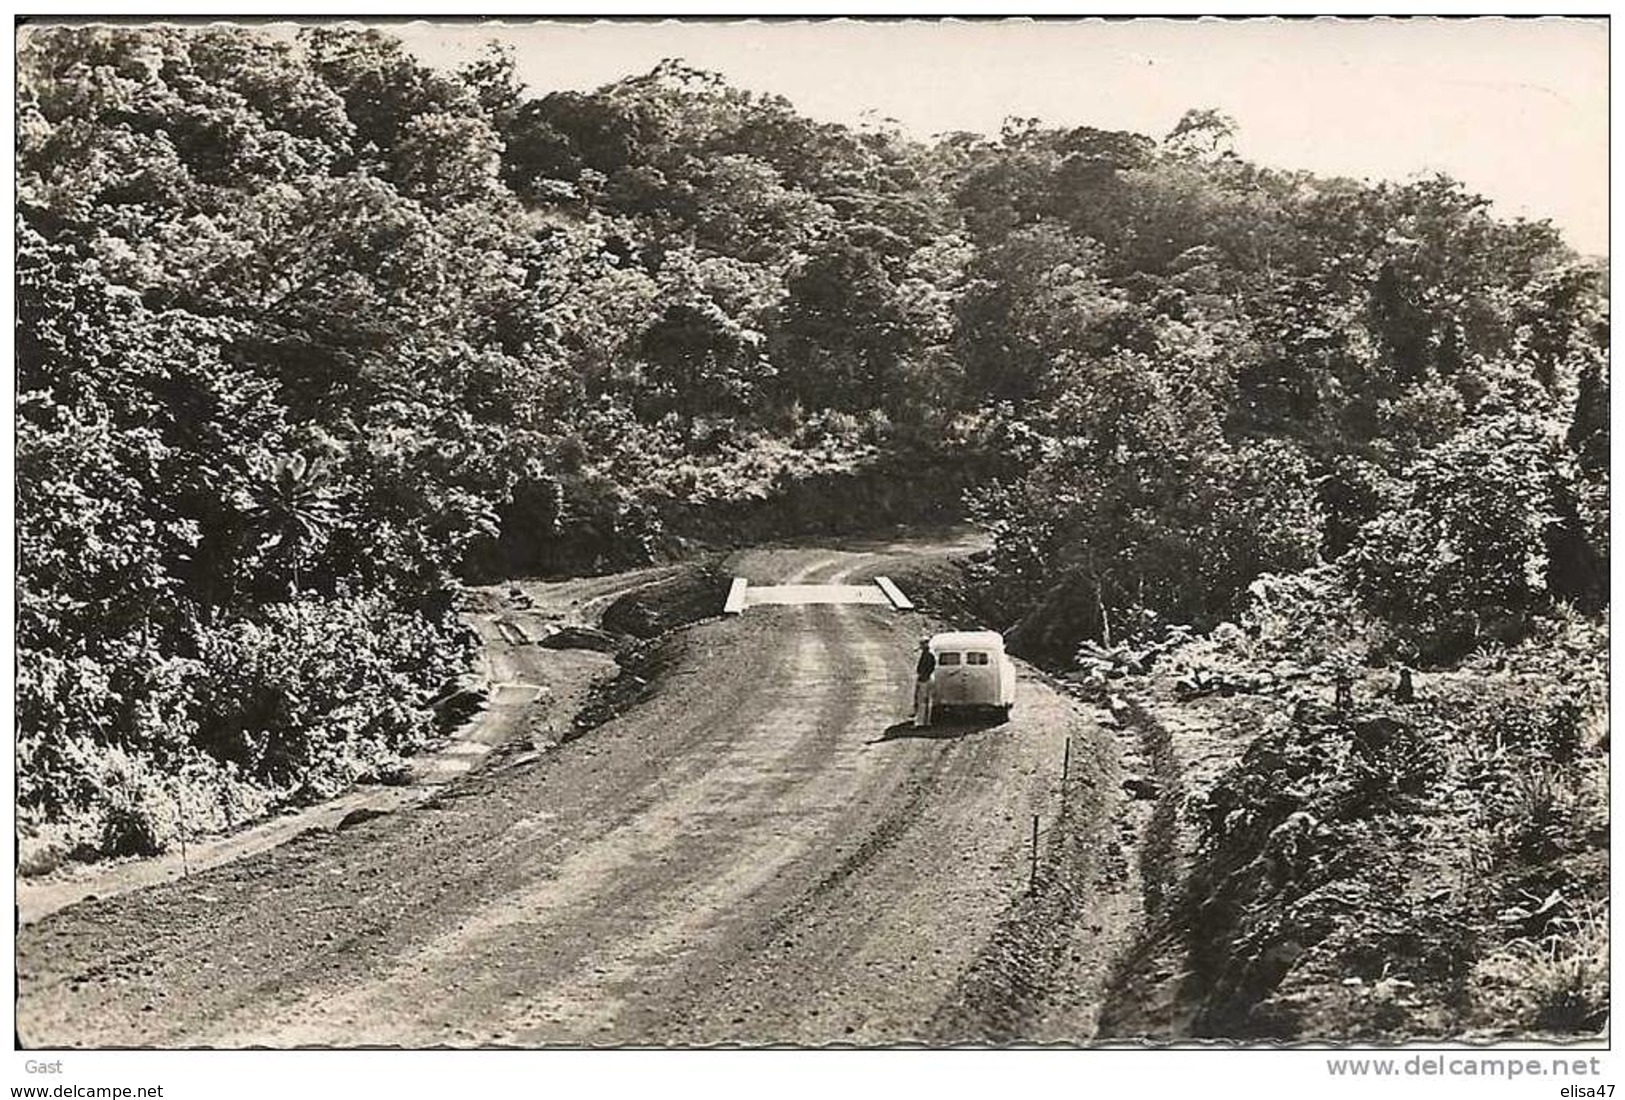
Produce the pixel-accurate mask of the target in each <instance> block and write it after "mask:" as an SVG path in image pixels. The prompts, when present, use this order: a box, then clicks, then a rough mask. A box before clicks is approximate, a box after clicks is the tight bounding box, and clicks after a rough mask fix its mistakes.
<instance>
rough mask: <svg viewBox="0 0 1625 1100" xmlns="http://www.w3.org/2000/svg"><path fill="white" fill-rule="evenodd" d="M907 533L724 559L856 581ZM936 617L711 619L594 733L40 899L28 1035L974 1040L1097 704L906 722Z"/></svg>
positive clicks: (1021, 705) (190, 1040)
mask: <svg viewBox="0 0 1625 1100" xmlns="http://www.w3.org/2000/svg"><path fill="white" fill-rule="evenodd" d="M906 552H907V551H906V548H904V549H901V550H900V549H898V548H891V549H886V548H880V549H875V548H866V549H865V550H864V551H862V552H852V551H844V552H843V551H836V550H828V551H821V550H811V549H779V550H773V551H764V552H759V553H747V554H745V555H741V556H739V557H737V558H736V559H735V560H734V561H733V562H731V563H730V567H731V568H732V569H733V570H734V571H736V572H738V573H740V574H742V575H745V576H747V577H749V578H750V579H751V580H752V581H753V582H757V583H763V584H766V583H819V582H829V583H850V582H853V581H857V580H861V579H863V578H865V577H867V576H868V575H871V574H873V573H875V572H885V571H886V570H885V567H886V563H887V562H888V560H893V559H895V557H896V556H897V555H898V554H899V553H905V554H906ZM922 627H923V624H922V621H921V620H920V619H919V618H917V617H914V616H908V615H901V614H898V613H896V612H893V611H891V610H889V609H887V608H880V607H873V606H867V605H857V606H805V607H764V608H753V609H751V610H750V611H749V612H748V613H747V614H746V615H744V616H743V617H741V618H738V619H728V620H714V621H709V622H705V623H701V624H699V625H697V626H695V627H692V628H690V629H688V630H685V631H681V632H678V633H677V634H675V635H673V636H672V637H671V638H670V639H668V640H667V642H666V643H665V649H664V650H663V654H664V661H665V670H666V671H665V681H664V682H663V684H662V686H661V689H660V690H659V691H658V692H657V693H656V694H654V696H653V697H652V698H650V699H649V700H648V701H646V702H644V703H642V704H641V705H639V706H637V707H636V708H634V709H633V710H631V711H630V712H629V713H627V714H626V715H624V716H623V717H621V718H619V719H616V720H614V721H612V722H610V723H608V724H607V725H605V726H603V727H601V728H599V729H597V730H594V731H592V732H590V733H589V734H587V735H586V736H585V737H583V738H581V739H580V740H577V741H573V742H570V743H568V744H562V745H558V746H557V747H555V748H553V749H551V750H549V751H546V752H540V753H538V752H524V753H517V754H506V755H505V754H503V753H502V752H498V753H495V754H493V757H492V758H491V760H490V761H489V762H488V763H487V764H486V765H485V766H484V767H482V768H481V769H480V770H478V771H476V772H474V773H472V774H470V775H467V776H464V777H462V778H461V779H459V780H457V781H456V782H454V783H452V784H449V785H447V786H445V787H444V788H443V789H442V790H441V791H439V792H438V793H437V794H436V795H435V796H434V797H432V798H430V799H428V800H427V801H424V802H420V803H419V804H416V805H412V806H407V807H404V808H402V809H400V810H398V811H396V812H393V813H389V814H387V815H385V816H381V817H377V818H374V819H371V820H367V821H364V822H361V823H359V824H355V825H353V826H352V827H349V828H345V829H341V830H334V829H318V830H313V831H311V832H309V833H307V834H305V835H303V836H301V837H299V838H298V839H296V840H294V841H293V842H291V843H288V844H286V845H283V846H281V847H279V848H276V849H274V850H271V851H267V852H263V853H259V854H256V855H253V856H250V857H249V858H246V859H243V860H240V861H238V862H235V863H231V864H229V865H226V866H221V867H217V868H214V869H212V870H210V871H208V872H206V873H204V874H200V875H193V876H192V877H191V878H190V879H187V880H184V881H179V882H173V883H168V884H164V885H159V886H155V887H152V888H150V889H145V890H140V891H136V892H133V893H130V894H127V895H125V896H123V897H118V898H111V899H104V900H100V901H89V902H85V903H81V904H78V905H75V906H71V907H69V908H67V909H64V910H62V911H60V912H58V913H55V914H53V915H51V916H48V917H45V918H44V919H42V920H40V921H38V922H37V923H34V924H31V925H28V926H26V927H24V928H22V929H21V930H20V933H19V936H18V947H17V955H18V969H19V979H18V981H19V984H18V1028H19V1035H20V1039H21V1042H22V1043H23V1045H25V1046H28V1047H36V1048H55V1047H87V1046H88V1047H105V1046H159V1047H199V1046H227V1047H242V1046H275V1047H282V1046H344V1047H351V1046H361V1045H391V1046H412V1047H423V1046H439V1045H453V1046H486V1045H511V1046H541V1045H610V1044H617V1045H619V1044H637V1045H644V1044H651V1045H674V1044H675V1045H691V1044H712V1043H743V1044H751V1045H757V1044H768V1043H772V1044H825V1043H857V1044H879V1043H897V1042H908V1041H930V1042H934V1043H941V1042H954V1041H959V1040H961V1039H963V1040H971V1041H974V1040H976V1039H978V1038H979V1037H980V1035H979V1033H977V1032H976V1031H975V1029H974V1026H973V1025H974V1020H975V1018H976V1012H975V1006H974V1005H967V1003H966V1002H965V1000H964V998H965V997H966V996H967V995H968V994H967V990H969V989H971V988H972V987H973V986H974V987H975V988H982V987H985V986H987V985H989V983H988V981H987V980H986V975H985V973H984V972H985V969H986V966H987V959H988V958H989V957H990V955H989V950H988V949H989V944H990V943H991V942H992V941H993V940H994V938H995V937H996V936H997V935H999V934H1000V929H1001V928H1003V929H1005V931H1006V932H1007V931H1008V928H1009V923H1010V919H1011V916H1010V915H1011V913H1012V912H1014V911H1015V910H1016V908H1017V907H1019V906H1020V905H1021V904H1022V899H1023V897H1024V895H1025V893H1026V889H1027V875H1028V854H1029V851H1028V840H1029V829H1030V823H1031V815H1032V814H1035V813H1036V814H1040V815H1041V816H1043V817H1044V818H1045V819H1046V820H1048V819H1050V818H1053V817H1054V815H1055V814H1056V813H1057V807H1058V805H1059V799H1060V797H1061V792H1060V787H1061V785H1060V782H1059V780H1060V776H1059V771H1060V761H1061V758H1062V752H1063V743H1064V740H1065V738H1066V736H1067V735H1068V734H1069V733H1071V734H1080V733H1083V732H1085V731H1086V729H1087V727H1088V720H1087V719H1086V718H1085V717H1084V716H1083V715H1081V714H1080V713H1079V712H1078V711H1077V710H1076V709H1075V708H1074V707H1073V705H1072V704H1071V703H1070V702H1068V701H1067V700H1066V699H1064V698H1063V697H1061V696H1059V695H1057V694H1055V693H1053V692H1051V691H1050V690H1049V689H1048V688H1047V687H1045V686H1044V685H1043V684H1042V683H1041V682H1040V681H1038V680H1037V679H1036V678H1035V677H1032V676H1030V675H1028V674H1026V673H1025V672H1024V674H1023V677H1022V682H1021V684H1020V688H1019V693H1018V701H1017V705H1016V709H1015V715H1014V717H1013V718H1012V720H1011V721H1010V722H1009V723H1007V724H1005V725H998V726H978V725H962V726H956V727H946V728H941V729H933V730H929V731H918V732H923V733H925V734H927V735H926V736H919V735H918V733H917V731H915V730H913V729H911V728H909V727H908V726H906V725H904V724H903V720H904V718H905V715H906V712H907V709H908V703H909V688H910V677H911V670H912V664H913V656H914V654H913V640H914V638H915V637H916V636H917V635H918V633H919V632H920V631H921V630H922ZM1078 743H1079V744H1083V743H1084V741H1083V740H1081V739H1080V740H1079V742H1078ZM1073 842H1074V843H1076V842H1077V838H1076V837H1074V838H1073ZM973 973H974V974H977V975H980V977H979V978H978V979H977V980H976V981H975V982H969V981H968V976H970V975H972V974H973ZM993 984H997V983H993ZM944 1020H950V1021H956V1023H954V1024H953V1026H952V1027H951V1028H950V1029H949V1030H950V1032H953V1031H954V1029H957V1028H963V1029H965V1030H964V1033H963V1034H958V1033H943V1029H942V1024H941V1021H944ZM933 1021H936V1023H935V1024H933ZM967 1021H968V1022H967ZM1047 1037H1048V1038H1051V1039H1053V1038H1058V1037H1062V1036H1055V1035H1049V1036H1047ZM1073 1038H1074V1039H1075V1040H1077V1041H1082V1040H1086V1039H1087V1038H1088V1036H1087V1035H1077V1036H1074V1037H1073Z"/></svg>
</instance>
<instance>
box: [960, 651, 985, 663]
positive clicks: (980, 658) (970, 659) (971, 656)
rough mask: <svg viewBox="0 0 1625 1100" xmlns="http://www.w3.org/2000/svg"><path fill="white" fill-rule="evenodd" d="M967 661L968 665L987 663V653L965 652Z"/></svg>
mask: <svg viewBox="0 0 1625 1100" xmlns="http://www.w3.org/2000/svg"><path fill="white" fill-rule="evenodd" d="M965 663H966V664H967V665H985V664H987V654H986V653H967V654H965Z"/></svg>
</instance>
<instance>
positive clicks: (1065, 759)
mask: <svg viewBox="0 0 1625 1100" xmlns="http://www.w3.org/2000/svg"><path fill="white" fill-rule="evenodd" d="M1071 774H1072V737H1071V735H1070V734H1069V735H1068V736H1067V739H1066V753H1065V755H1063V756H1062V757H1061V782H1063V783H1064V782H1066V780H1067V779H1068V777H1070V776H1071Z"/></svg>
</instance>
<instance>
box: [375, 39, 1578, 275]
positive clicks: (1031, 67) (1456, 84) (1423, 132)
mask: <svg viewBox="0 0 1625 1100" xmlns="http://www.w3.org/2000/svg"><path fill="white" fill-rule="evenodd" d="M394 29H395V30H396V31H397V33H400V34H401V35H402V36H403V37H404V38H405V39H406V40H407V41H408V43H409V44H410V46H411V48H412V49H413V51H414V52H415V53H417V54H418V56H419V57H421V58H422V59H423V60H425V61H427V62H430V63H432V64H444V65H454V64H459V63H461V62H462V61H464V60H466V59H467V58H469V57H471V56H473V55H474V54H476V53H478V51H479V50H480V48H481V46H482V45H483V43H484V42H486V41H487V40H489V39H492V38H498V39H501V40H503V41H506V42H508V43H510V44H511V45H512V46H513V47H514V48H515V51H516V55H517V60H518V64H519V75H520V77H521V79H523V80H524V81H525V82H526V84H527V85H528V86H529V87H530V89H531V91H532V92H533V93H535V94H541V93H545V92H548V91H554V90H557V89H564V88H572V89H582V90H586V89H591V88H595V87H598V86H600V85H602V84H604V83H607V82H609V81H611V80H614V79H616V78H618V77H621V76H626V75H631V74H634V73H640V72H646V71H648V70H649V69H650V68H652V67H653V66H654V65H655V64H656V63H657V62H659V61H660V60H661V59H662V58H666V57H679V58H682V59H684V60H685V61H686V62H688V63H689V64H691V65H694V66H697V67H699V68H703V69H711V70H715V71H718V72H721V73H723V74H724V75H726V76H727V78H728V79H729V80H730V81H731V82H732V83H734V84H736V85H738V86H740V87H744V88H749V89H751V90H753V91H758V92H777V93H780V94H782V95H784V96H785V97H787V98H788V99H790V100H791V101H792V102H793V103H794V104H795V105H796V106H797V107H798V108H799V109H800V110H801V111H803V112H804V113H806V114H808V115H811V116H813V117H815V118H820V119H828V120H833V121H842V122H852V121H857V120H859V119H860V118H861V117H862V115H863V113H864V112H865V111H874V112H876V113H878V114H879V115H881V116H884V117H890V118H893V119H896V120H897V121H898V122H899V123H900V124H901V125H902V126H903V128H904V129H905V130H907V131H909V132H912V133H915V134H918V135H920V136H927V135H930V134H933V133H939V132H942V131H947V130H973V131H980V132H986V133H992V132H997V130H998V129H999V126H1000V123H1001V122H1002V121H1003V119H1004V118H1005V117H1007V116H1010V115H1021V116H1033V117H1037V118H1040V119H1043V120H1044V121H1046V122H1049V123H1054V124H1057V125H1082V124H1086V125H1091V126H1097V127H1101V128H1103V129H1123V130H1134V131H1137V132H1140V133H1144V134H1149V135H1151V136H1154V137H1161V136H1162V135H1164V134H1166V133H1167V132H1168V130H1169V129H1170V128H1172V126H1173V125H1174V123H1175V122H1177V121H1178V119H1179V117H1180V116H1181V115H1182V114H1183V113H1184V112H1185V110H1186V109H1187V108H1191V107H1214V108H1218V109H1219V110H1221V111H1223V112H1225V113H1226V114H1229V115H1230V116H1231V117H1232V118H1234V119H1235V120H1236V122H1237V124H1238V126H1239V133H1238V136H1237V142H1236V148H1237V152H1238V153H1240V154H1241V155H1242V156H1244V157H1247V158H1248V159H1251V160H1255V161H1258V162H1261V163H1265V164H1270V165H1274V166H1277V167H1282V168H1305V169H1309V170H1311V171H1314V172H1318V173H1323V174H1336V175H1346V176H1353V177H1357V178H1370V179H1384V178H1385V179H1395V180H1405V179H1409V178H1412V177H1414V176H1416V175H1418V174H1422V173H1429V172H1434V171H1442V172H1445V173H1447V174H1449V175H1451V176H1453V177H1455V178H1456V179H1459V180H1461V181H1462V182H1463V183H1465V184H1466V185H1468V186H1469V187H1470V188H1471V189H1473V190H1475V191H1477V192H1479V193H1481V194H1483V195H1485V196H1487V197H1489V198H1491V199H1493V200H1494V201H1495V204H1496V206H1495V208H1496V212H1497V213H1498V214H1500V215H1501V216H1503V217H1528V218H1550V219H1551V220H1552V221H1553V222H1555V223H1556V224H1557V225H1558V226H1559V227H1560V228H1561V229H1562V230H1563V232H1564V234H1565V236H1566V238H1567V239H1568V240H1569V242H1570V243H1571V244H1572V245H1573V246H1574V247H1576V248H1578V249H1580V250H1581V251H1583V252H1587V253H1595V254H1599V255H1603V254H1606V253H1607V251H1608V237H1607V234H1608V26H1607V23H1606V22H1605V21H1603V20H1600V19H1592V20H1563V19H1542V20H1534V21H1530V20H1519V21H1513V20H1505V19H1481V20H1472V21H1457V20H1450V21H1446V20H1437V19H1414V20H1403V21H1395V20H1370V21H1350V20H1333V19H1317V20H1313V21H1291V22H1282V21H1276V20H1246V21H1220V20H1212V19H1207V20H1201V21H1178V20H1159V19H1139V20H1133V21H1126V22H1106V21H1096V20H1086V21H1077V22H1047V23H1042V24H1035V23H1031V22H1025V21H1007V22H990V21H980V22H959V21H931V20H919V21H911V22H893V23H882V22H852V21H846V20H839V21H825V22H816V23H766V24H763V23H743V22H734V23H724V22H687V23H676V22H666V23H647V22H645V23H626V22H614V23H611V22H599V23H585V24H562V23H549V24H528V25H527V24H523V23H521V22H519V21H517V20H515V21H512V23H511V25H507V26H496V25H490V24H486V25H479V26H476V25H472V24H442V25H428V24H421V23H420V24H414V25H407V26H402V27H397V28H394Z"/></svg>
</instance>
